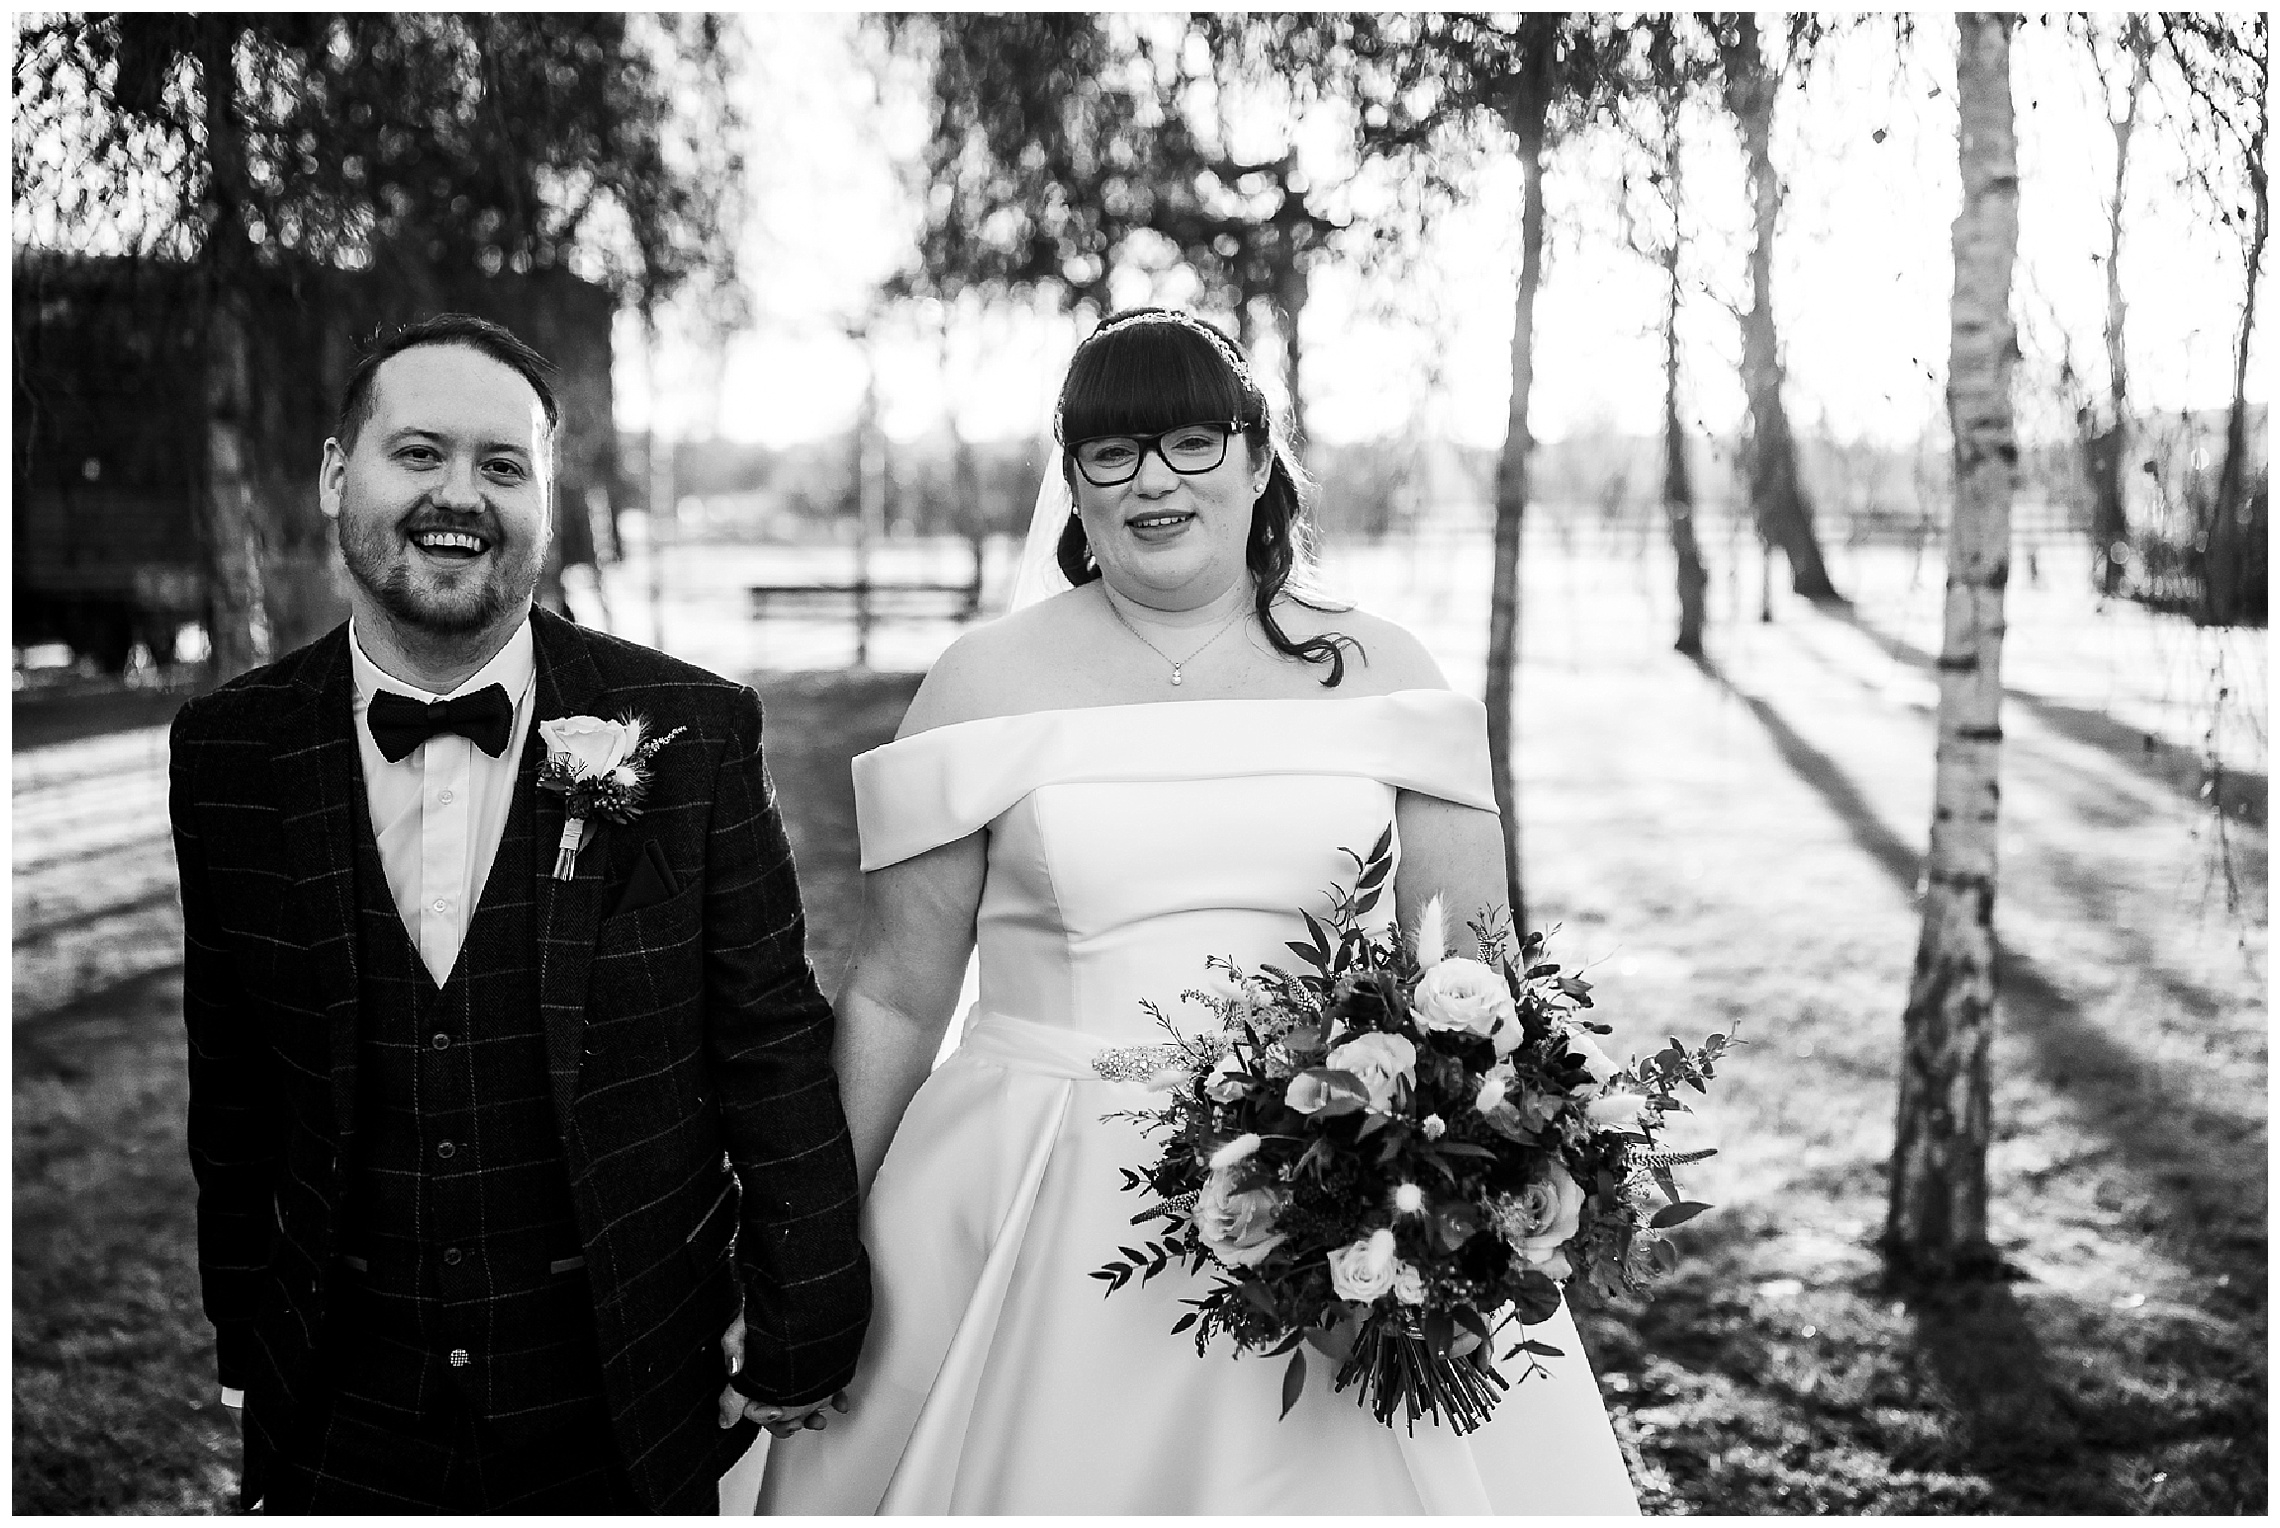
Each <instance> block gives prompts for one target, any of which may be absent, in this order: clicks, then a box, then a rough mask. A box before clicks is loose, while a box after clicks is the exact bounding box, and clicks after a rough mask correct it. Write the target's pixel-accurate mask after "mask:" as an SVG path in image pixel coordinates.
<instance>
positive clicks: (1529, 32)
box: [1352, 11, 1632, 927]
mask: <svg viewBox="0 0 2280 1528" xmlns="http://www.w3.org/2000/svg"><path fill="white" fill-rule="evenodd" d="M1631 43H1632V39H1631V36H1630V33H1629V30H1628V28H1626V27H1625V26H1624V25H1622V24H1621V23H1619V22H1617V21H1615V20H1614V19H1613V18H1611V17H1605V16H1599V15H1595V14H1588V13H1579V12H1558V11H1529V12H1523V13H1521V14H1519V15H1517V16H1497V17H1488V16H1478V15H1469V14H1460V15H1422V16H1393V17H1386V18H1380V20H1379V21H1378V22H1377V24H1375V25H1374V26H1371V25H1364V26H1361V27H1359V28H1358V29H1357V32H1356V35H1355V38H1354V41H1353V43H1352V46H1353V48H1354V50H1355V51H1356V52H1357V53H1358V54H1359V55H1361V56H1362V57H1363V58H1365V59H1367V60H1370V61H1373V62H1375V63H1376V64H1378V65H1379V66H1381V72H1380V73H1379V74H1378V75H1377V76H1376V78H1375V81H1374V86H1373V88H1372V89H1371V90H1370V91H1369V94H1370V96H1371V98H1370V99H1369V100H1367V101H1366V103H1365V107H1364V110H1363V111H1362V113H1361V122H1362V129H1363V130H1362V140H1363V143H1364V145H1365V147H1366V148H1367V149H1368V150H1369V151H1371V152H1378V153H1394V152H1399V151H1401V150H1404V149H1407V150H1412V151H1418V150H1424V149H1427V148H1429V147H1430V146H1431V145H1432V144H1433V143H1435V142H1436V140H1437V138H1438V137H1439V136H1440V135H1442V134H1444V133H1449V132H1477V131H1478V130H1479V129H1480V128H1481V127H1482V126H1484V125H1485V126H1486V127H1487V128H1488V129H1489V131H1490V132H1491V133H1493V134H1494V135H1495V136H1496V137H1498V138H1501V139H1502V140H1503V142H1504V143H1505V144H1507V145H1508V146H1509V148H1510V152H1511V153H1512V156H1513V158H1514V159H1515V160H1516V161H1517V162H1518V164H1519V168H1520V178H1521V210H1520V260H1519V270H1518V276H1517V281H1516V283H1515V286H1516V290H1515V292H1514V296H1513V309H1512V341H1511V356H1512V393H1511V400H1510V402H1509V404H1508V405H1507V408H1506V413H1505V429H1504V446H1503V449H1502V450H1501V451H1500V452H1499V453H1498V455H1497V462H1496V491H1495V503H1496V526H1495V532H1494V543H1493V550H1492V553H1491V556H1492V559H1493V565H1492V572H1491V577H1490V592H1489V618H1488V662H1487V678H1486V682H1485V684H1484V686H1483V689H1484V692H1485V693H1484V694H1483V696H1482V701H1483V703H1484V704H1485V706H1486V707H1487V710H1488V749H1489V763H1490V768H1491V771H1492V773H1493V776H1494V786H1495V792H1496V807H1497V810H1498V812H1500V813H1501V814H1502V815H1503V818H1504V873H1505V884H1506V888H1507V891H1508V893H1509V896H1510V903H1511V909H1512V917H1513V921H1514V923H1515V924H1516V925H1519V926H1521V927H1525V926H1526V920H1527V909H1526V898H1525V896H1524V895H1523V888H1522V884H1521V861H1520V812H1519V799H1518V790H1517V785H1516V780H1515V774H1514V770H1513V762H1512V734H1513V723H1514V717H1515V707H1514V699H1515V690H1516V688H1517V682H1518V676H1519V665H1520V613H1521V612H1520V545H1521V531H1522V529H1523V526H1524V525H1525V522H1526V519H1527V513H1528V504H1529V497H1530V469H1531V466H1532V464H1533V457H1534V452H1535V445H1536V438H1535V434H1534V432H1533V430H1532V429H1531V428H1530V425H1529V405H1530V402H1531V399H1532V397H1533V394H1534V391H1535V380H1536V294H1537V291H1538V289H1539V288H1540V287H1541V286H1542V285H1543V273H1544V174H1545V171H1546V169H1547V168H1548V166H1549V162H1550V157H1551V152H1552V149H1553V148H1554V147H1555V146H1556V144H1557V143H1558V142H1559V141H1560V139H1561V138H1562V136H1563V135H1565V134H1566V133H1568V132H1571V131H1573V130H1574V129H1575V128H1576V127H1578V126H1580V125H1581V124H1582V123H1583V122H1585V121H1588V120H1589V119H1590V117H1591V116H1592V115H1593V114H1594V113H1595V112H1596V111H1597V110H1598V108H1599V107H1600V106H1601V105H1603V104H1604V103H1605V102H1606V101H1607V100H1608V99H1609V98H1610V96H1611V94H1612V90H1613V87H1614V86H1615V85H1616V83H1617V82H1618V81H1619V80H1620V79H1621V78H1622V77H1623V74H1622V71H1623V67H1624V64H1625V62H1626V60H1627V59H1628V57H1629V55H1630V52H1631Z"/></svg>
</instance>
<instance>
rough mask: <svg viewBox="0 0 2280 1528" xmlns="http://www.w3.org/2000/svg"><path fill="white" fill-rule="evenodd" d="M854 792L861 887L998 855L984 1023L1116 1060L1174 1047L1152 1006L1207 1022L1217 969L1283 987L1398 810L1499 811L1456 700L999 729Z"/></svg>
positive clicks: (1198, 712)
mask: <svg viewBox="0 0 2280 1528" xmlns="http://www.w3.org/2000/svg"><path fill="white" fill-rule="evenodd" d="M854 773H855V790H856V809H857V822H858V825H859V832H860V835H861V839H862V851H863V868H864V869H865V870H866V871H869V870H876V869H878V868H880V867H882V866H885V865H891V864H894V863H897V862H899V861H901V860H904V859H908V858H910V857H911V856H913V855H916V854H920V853H923V852H925V851H926V850H928V849H931V848H935V847H937V846H939V845H942V844H946V843H950V842H954V841H955V840H957V839H960V838H963V837H965V836H966V835H967V834H970V833H973V832H976V831H985V832H986V833H987V835H988V847H987V853H988V868H987V875H986V879H985V882H984V886H983V891H982V900H981V905H980V908H979V911H978V914H977V918H976V929H975V934H976V941H977V945H978V948H979V953H980V967H981V972H980V976H981V984H980V1000H979V1007H980V1009H981V1010H982V1011H984V1012H986V1013H993V1014H999V1015H1004V1016H1006V1017H1010V1018H1017V1019H1024V1020H1027V1021H1029V1022H1032V1023H1039V1024H1048V1025H1058V1026H1069V1027H1073V1028H1076V1029H1079V1030H1082V1031H1083V1032H1085V1033H1086V1034H1088V1035H1096V1036H1098V1037H1099V1038H1100V1039H1102V1040H1103V1041H1104V1042H1108V1043H1121V1042H1145V1041H1151V1040H1160V1039H1162V1038H1163V1036H1162V1034H1161V1033H1160V1032H1158V1031H1157V1030H1156V1029H1155V1027H1154V1023H1153V1021H1152V1020H1151V1019H1150V1018H1149V1016H1148V1014H1147V1012H1146V1010H1145V1009H1144V1008H1143V1006H1142V1004H1143V1002H1144V1001H1149V1002H1154V1003H1155V1004H1157V1005H1158V1006H1159V1007H1160V1008H1161V1009H1162V1010H1163V1011H1164V1013H1165V1014H1167V1015H1168V1016H1170V1017H1171V1018H1172V1019H1173V1020H1174V1021H1175V1022H1176V1023H1179V1024H1181V1025H1182V1027H1189V1026H1193V1025H1197V1024H1200V1023H1201V1022H1203V1021H1204V1019H1205V1018H1206V1015H1205V1014H1204V1013H1203V1011H1202V1010H1201V1009H1200V1008H1198V1007H1196V1006H1195V1005H1192V1004H1182V1003H1181V1002H1180V993H1181V992H1182V991H1183V990H1186V989H1188V988H1191V987H1196V986H1199V985H1202V984H1204V981H1205V977H1206V971H1205V968H1204V960H1205V958H1206V957H1207V956H1211V955H1223V956H1228V957H1231V958H1232V959H1233V960H1234V961H1235V962H1236V963H1237V964H1239V965H1241V966H1244V967H1246V968H1253V969H1255V968H1256V967H1258V966H1259V965H1261V964H1265V963H1269V962H1273V963H1279V964H1283V965H1285V966H1287V965H1289V964H1290V963H1291V956H1290V953H1289V951H1288V950H1287V949H1285V948H1284V942H1285V941H1286V940H1289V939H1292V938H1298V937H1303V935H1304V925H1303V922H1302V920H1301V918H1300V911H1301V910H1302V909H1303V910H1305V911H1308V912H1311V913H1313V914H1314V915H1315V916H1317V917H1321V916H1324V915H1326V914H1327V913H1328V912H1329V910H1330V904H1331V897H1332V892H1333V888H1337V887H1348V888H1350V887H1351V886H1352V884H1353V876H1354V864H1353V861H1351V860H1350V859H1348V858H1347V857H1346V856H1345V854H1343V853H1342V852H1340V851H1341V850H1343V849H1352V850H1354V851H1355V852H1356V853H1366V852H1367V851H1368V849H1369V847H1370V845H1371V843H1372V842H1373V841H1374V840H1375V839H1376V838H1377V836H1378V834H1379V833H1380V832H1381V831H1383V829H1384V828H1385V827H1386V825H1387V824H1388V823H1389V822H1391V821H1392V820H1393V814H1394V804H1395V801H1396V798H1397V792H1399V791H1402V790H1410V791H1417V792H1422V793H1424V794H1427V795H1432V796H1437V797H1442V798H1444V799H1447V800H1450V801H1455V802H1459V803H1462V804H1464V805H1466V806H1472V807H1479V808H1482V809H1484V810H1490V811H1493V810H1494V809H1495V798H1494V793H1493V791H1492V789H1491V785H1490V777H1489V765H1488V746H1487V724H1486V717H1485V713H1484V712H1483V710H1482V708H1481V705H1480V703H1479V702H1478V701H1475V700H1472V699H1470V698H1469V697H1465V696H1460V695H1457V694H1454V693H1452V692H1450V691H1446V690H1404V691H1400V692H1397V693H1395V694H1391V695H1378V696H1365V697H1361V698H1357V699H1352V700H1342V699H1325V700H1313V699H1306V700H1206V701H1166V702H1156V703H1150V704H1141V705H1126V706H1105V707H1095V708H1090V709H1078V710H1057V711H1039V712H1031V713H1028V714H1024V715H1016V716H1000V717H990V718H985V719H982V720H978V721H970V722H961V723H957V724H954V725H951V726H947V727H942V728H938V729H936V730H934V731H930V732H922V733H918V734H915V735H913V736H911V737H908V738H904V739H901V740H899V741H897V742H894V743H890V744H888V745H886V746H885V747H883V748H877V749H873V750H872V751H871V752H869V753H866V754H864V755H862V756H861V757H859V758H857V759H856V760H855V764H854ZM1392 901H1393V899H1392V898H1391V897H1390V896H1389V897H1387V898H1385V899H1384V900H1383V901H1381V903H1380V904H1379V910H1378V915H1377V916H1379V917H1390V916H1391V915H1392V911H1393V908H1392Z"/></svg>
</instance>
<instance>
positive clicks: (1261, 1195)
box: [1195, 1171, 1285, 1268]
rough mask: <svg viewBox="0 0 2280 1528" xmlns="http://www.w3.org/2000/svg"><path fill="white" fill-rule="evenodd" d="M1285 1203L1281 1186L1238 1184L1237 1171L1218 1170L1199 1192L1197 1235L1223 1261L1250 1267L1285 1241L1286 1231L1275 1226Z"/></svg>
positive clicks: (1196, 1201)
mask: <svg viewBox="0 0 2280 1528" xmlns="http://www.w3.org/2000/svg"><path fill="white" fill-rule="evenodd" d="M1282 1207H1283V1195H1282V1193H1281V1192H1280V1191H1279V1190H1276V1189H1272V1188H1267V1187H1264V1186H1261V1187H1257V1188H1237V1187H1236V1186H1235V1175H1234V1174H1233V1173H1231V1172H1226V1171H1218V1172H1214V1173H1212V1175H1211V1176H1210V1177H1208V1178H1206V1179H1205V1180H1204V1184H1203V1189H1202V1191H1201V1192H1199V1193H1198V1194H1197V1195H1196V1199H1195V1231H1196V1235H1197V1236H1199V1237H1201V1238H1202V1239H1203V1244H1204V1245H1205V1246H1206V1247H1208V1248H1210V1249H1211V1254H1212V1256H1214V1257H1216V1258H1218V1259H1219V1260H1220V1261H1221V1262H1223V1263H1227V1264H1230V1265H1232V1266H1234V1267H1237V1268H1249V1267H1252V1266H1254V1265H1256V1264H1257V1263H1258V1262H1259V1261H1260V1260H1261V1259H1262V1258H1264V1257H1265V1256H1266V1255H1267V1254H1268V1253H1270V1252H1272V1251H1274V1250H1275V1248H1277V1247H1279V1246H1281V1245H1282V1243H1283V1238H1284V1234H1285V1233H1283V1232H1281V1231H1278V1230H1276V1229H1275V1221H1276V1219H1277V1218H1278V1217H1279V1216H1280V1215H1281V1214H1282Z"/></svg>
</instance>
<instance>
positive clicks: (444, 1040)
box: [428, 1029, 451, 1050]
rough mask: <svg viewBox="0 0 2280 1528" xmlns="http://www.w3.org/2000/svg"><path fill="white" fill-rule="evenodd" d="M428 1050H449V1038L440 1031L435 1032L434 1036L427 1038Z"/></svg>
mask: <svg viewBox="0 0 2280 1528" xmlns="http://www.w3.org/2000/svg"><path fill="white" fill-rule="evenodd" d="M428 1048H429V1049H430V1050H449V1049H451V1036H449V1035H447V1034H445V1033H444V1032H443V1031H442V1030H440V1029H439V1030H437V1031H436V1032H435V1033H434V1034H432V1035H429V1036H428Z"/></svg>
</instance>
